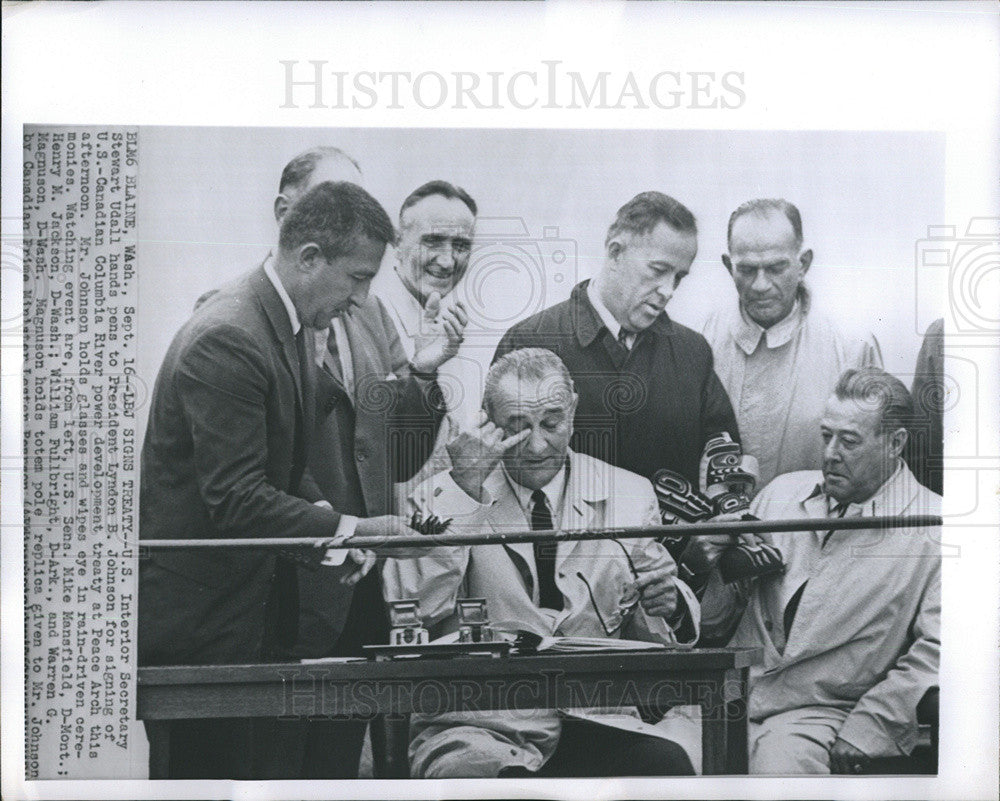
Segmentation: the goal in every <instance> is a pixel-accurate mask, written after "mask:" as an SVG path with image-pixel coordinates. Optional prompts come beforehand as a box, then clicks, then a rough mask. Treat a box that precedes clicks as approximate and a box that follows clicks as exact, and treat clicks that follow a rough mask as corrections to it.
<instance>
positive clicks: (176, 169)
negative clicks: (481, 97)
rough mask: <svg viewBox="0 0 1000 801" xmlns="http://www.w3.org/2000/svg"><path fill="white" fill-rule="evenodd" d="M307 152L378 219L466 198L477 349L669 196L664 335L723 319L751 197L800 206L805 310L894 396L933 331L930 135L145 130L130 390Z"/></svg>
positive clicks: (266, 238) (253, 241) (238, 252)
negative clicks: (807, 291)
mask: <svg viewBox="0 0 1000 801" xmlns="http://www.w3.org/2000/svg"><path fill="white" fill-rule="evenodd" d="M321 144H322V145H333V146H337V147H340V148H342V149H343V150H345V151H346V152H347V153H349V154H351V155H352V156H353V157H354V158H355V159H357V161H358V162H359V163H360V165H361V168H362V170H363V173H364V184H365V186H366V188H367V189H368V190H369V191H370V192H371V193H372V194H373V195H374V196H375V197H376V198H377V199H378V200H379V201H380V202H381V203H382V204H383V205H384V206H385V207H386V209H387V210H388V211H389V213H390V215H391V216H392V218H393V219H394V220H395V219H396V218H397V212H398V209H399V206H400V203H401V202H402V200H403V199H404V198H405V197H406V195H407V194H408V193H409V192H410V191H411V190H412V189H414V188H416V187H417V186H419V185H420V184H422V183H424V182H425V181H428V180H431V179H435V178H443V179H446V180H450V181H452V182H453V183H456V184H459V185H461V186H463V187H465V188H466V189H467V190H468V191H469V192H470V194H471V195H472V196H473V198H475V199H476V202H477V204H478V206H479V217H480V222H479V226H478V236H477V246H476V249H475V250H474V254H473V257H472V259H471V260H470V268H469V273H468V274H467V278H466V280H467V282H468V284H467V288H466V289H465V290H464V291H462V292H460V293H459V295H460V296H462V297H464V298H465V299H466V300H467V302H469V304H470V305H471V306H472V307H473V308H474V310H475V311H477V312H479V313H478V314H476V317H477V319H480V320H481V319H483V318H485V319H486V320H487V321H489V322H490V323H492V325H491V326H490V328H491V329H492V330H484V328H483V327H482V326H480V327H474V331H473V332H472V333H473V334H475V335H477V337H478V338H477V339H476V340H475V342H476V344H477V345H479V344H480V343H481V344H482V347H484V348H489V347H492V346H493V344H494V340H495V338H496V337H491V336H489V334H491V333H496V334H497V336H499V334H500V333H502V332H503V331H504V330H505V329H506V327H508V326H509V324H511V323H513V322H516V321H517V320H518V319H521V318H523V317H524V316H527V315H528V314H530V313H532V312H534V311H538V310H540V309H542V308H545V307H547V306H551V305H553V304H554V303H557V302H559V301H562V300H565V299H566V297H568V296H569V291H570V289H571V288H572V287H573V285H574V284H575V283H576V282H577V281H578V280H581V279H583V278H588V277H591V276H592V275H593V274H594V272H595V270H596V269H599V267H600V265H601V262H602V260H603V256H604V236H605V234H606V232H607V228H608V225H609V224H610V222H611V221H612V220H613V219H614V215H615V212H616V211H617V209H618V207H619V206H620V205H622V204H623V203H624V202H625V201H627V200H628V199H629V198H631V197H632V196H633V195H635V194H636V193H638V192H640V191H645V190H647V189H656V190H659V191H662V192H665V193H667V194H670V195H673V196H674V197H676V198H677V199H678V200H680V201H681V202H682V203H684V204H685V205H687V206H688V207H689V208H690V209H691V210H692V211H693V212H694V214H695V216H696V218H697V219H698V225H699V251H698V257H697V259H696V261H695V264H694V265H693V267H692V271H691V274H690V276H689V277H688V278H686V279H685V280H684V282H683V283H682V284H681V287H680V289H679V291H678V293H677V294H676V295H675V296H674V298H673V299H672V300H671V302H670V304H669V305H668V308H667V310H668V312H669V314H670V315H671V316H672V317H674V318H675V319H677V320H679V321H680V322H683V323H686V324H688V325H691V326H692V327H696V328H697V327H698V325H699V323H700V322H701V320H702V319H703V318H704V317H705V315H706V314H707V313H708V312H709V311H711V310H712V309H714V308H717V307H718V306H720V305H729V304H732V303H735V302H736V293H735V290H734V288H733V285H732V281H731V279H730V278H729V276H728V273H727V272H726V270H725V268H724V267H723V265H722V263H721V261H720V254H721V253H722V252H724V250H725V247H726V225H727V222H728V219H729V214H730V213H731V211H732V210H733V209H734V208H736V206H738V205H739V204H740V203H741V202H743V201H745V200H748V199H750V198H755V197H784V198H786V199H788V200H790V201H792V202H794V203H795V204H796V205H798V207H799V210H800V211H801V212H802V217H803V227H804V231H805V236H806V247H811V248H812V249H813V251H814V254H815V260H814V263H813V267H812V269H811V270H810V272H809V275H808V277H807V278H808V282H809V284H810V286H811V287H812V289H813V295H814V300H815V303H816V307H817V308H820V309H823V310H824V311H826V312H827V313H830V314H832V315H833V316H834V317H835V318H837V319H838V320H840V321H841V322H842V323H843V325H844V326H845V327H847V328H852V329H860V330H867V331H874V332H875V334H876V336H877V338H878V340H879V343H880V344H881V346H882V350H883V358H884V359H885V362H886V367H887V369H889V370H890V371H892V372H894V373H895V374H897V375H899V376H900V377H901V378H902V379H903V381H904V382H905V383H906V384H909V383H910V380H911V376H912V373H913V369H914V363H915V361H916V356H917V351H918V349H919V347H920V342H921V335H922V333H923V331H924V329H925V327H926V324H927V323H928V322H929V321H930V320H933V319H934V318H935V317H938V316H940V315H941V311H940V308H939V307H940V300H939V297H938V296H937V294H936V293H935V292H929V291H926V290H927V287H926V286H924V291H923V292H920V293H919V294H918V291H917V289H918V287H917V281H916V270H915V269H914V262H913V259H914V242H915V241H917V240H919V239H921V238H923V237H924V236H926V232H927V227H928V225H932V224H933V221H934V220H940V219H941V218H942V215H943V213H944V144H945V143H944V137H943V136H942V135H940V134H930V133H912V132H903V133H884V132H870V131H869V132H865V131H861V132H841V131H834V132H797V131H775V132H771V131H750V132H740V131H669V130H665V131H620V130H619V131H614V130H610V131H608V130H593V131H588V130H572V131H565V130H564V131H559V130H556V131H551V130H549V131H546V130H502V129H501V130H497V129H486V130H467V129H466V130H461V129H385V128H383V129H344V130H337V131H331V130H328V129H327V130H322V129H313V130H309V131H306V130H302V129H298V130H295V129H291V130H289V129H281V130H275V129H254V128H222V129H219V128H143V129H142V130H141V131H140V137H139V153H140V157H139V161H140V175H139V199H140V202H139V210H138V236H139V251H138V253H139V265H140V267H139V302H138V309H139V321H140V323H139V333H138V337H139V339H138V342H139V358H138V364H137V373H138V376H139V377H140V379H142V381H143V382H144V383H145V384H146V387H147V390H151V388H152V384H153V380H154V378H155V375H156V371H157V370H158V369H159V365H160V362H161V360H162V358H163V355H164V353H165V352H166V349H167V347H168V346H169V344H170V340H171V339H172V338H173V336H174V334H175V333H176V331H177V330H178V328H179V327H180V326H181V325H182V324H183V322H184V321H185V320H186V319H187V318H188V317H189V316H190V312H191V309H192V308H193V306H194V302H195V300H196V299H197V298H198V297H199V296H200V295H201V294H202V293H203V292H205V291H206V290H208V289H211V288H213V287H217V286H220V285H221V284H224V283H225V282H227V281H229V280H231V279H233V278H235V277H236V276H238V275H240V274H242V273H243V272H246V271H247V270H249V269H251V268H252V267H254V266H256V265H258V264H259V263H260V261H261V259H262V258H263V256H264V254H266V253H267V252H268V249H269V248H270V247H271V243H272V242H273V240H274V238H275V236H276V224H275V222H274V218H273V216H272V204H273V200H274V196H275V195H276V194H277V191H278V178H279V176H280V174H281V170H282V168H283V167H284V165H285V163H286V162H287V160H288V159H290V158H291V157H293V156H295V155H296V154H297V153H299V152H301V151H302V150H305V149H306V148H309V147H311V146H316V145H321ZM559 253H565V254H566V257H567V258H566V260H565V261H557V260H556V259H558V254H559ZM393 257H394V254H393V253H392V252H391V250H390V252H388V253H387V255H386V259H385V262H384V264H383V268H382V269H383V270H387V269H391V268H392V263H393ZM939 273H940V271H935V272H934V273H932V274H931V275H927V274H921V276H920V278H921V280H923V281H924V282H925V283H926V282H927V281H930V280H932V276H933V279H934V280H935V281H936V279H938V278H939V277H940V274H939ZM937 284H938V285H940V282H937ZM887 289H891V295H890V296H889V297H888V298H887V295H886V290H887ZM480 333H481V334H482V336H479V334H480ZM486 360H487V361H488V357H487V359H486ZM141 425H142V426H144V425H145V421H144V420H143V421H142V423H141Z"/></svg>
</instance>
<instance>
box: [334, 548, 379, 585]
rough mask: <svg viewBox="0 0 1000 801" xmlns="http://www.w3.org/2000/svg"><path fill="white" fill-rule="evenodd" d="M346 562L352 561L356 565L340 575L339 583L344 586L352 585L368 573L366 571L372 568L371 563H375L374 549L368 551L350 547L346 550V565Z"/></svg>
mask: <svg viewBox="0 0 1000 801" xmlns="http://www.w3.org/2000/svg"><path fill="white" fill-rule="evenodd" d="M348 562H354V564H355V565H357V567H356V568H355V569H354V570H352V571H351V572H350V573H345V574H344V575H343V576H341V577H340V583H341V584H343V585H344V586H345V587H353V586H354V585H355V584H357V583H358V582H359V581H361V579H363V578H364V577H365V576H367V575H368V571H370V570H371V569H372V565H374V564H375V551H369V550H365V549H362V548H351V550H349V551H348V552H347V560H346V561H345V562H344V564H345V565H346V564H347V563H348Z"/></svg>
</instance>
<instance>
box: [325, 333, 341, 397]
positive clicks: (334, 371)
mask: <svg viewBox="0 0 1000 801" xmlns="http://www.w3.org/2000/svg"><path fill="white" fill-rule="evenodd" d="M323 366H324V367H325V368H326V371H327V372H328V373H330V375H332V376H333V377H334V378H336V379H337V380H338V381H339V382H340V383H341V384H343V383H344V372H343V368H342V367H341V364H340V348H339V347H338V345H337V332H336V331H334V330H333V326H332V325H331V326H330V327H329V328H328V329H326V352H325V353H324V354H323Z"/></svg>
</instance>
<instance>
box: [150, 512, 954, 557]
mask: <svg viewBox="0 0 1000 801" xmlns="http://www.w3.org/2000/svg"><path fill="white" fill-rule="evenodd" d="M940 525H942V520H941V518H940V516H938V515H909V516H904V517H892V516H874V517H843V518H826V517H816V518H802V519H797V520H736V521H725V522H711V521H709V522H707V523H677V524H674V525H670V526H631V527H626V528H599V529H571V530H567V531H562V530H555V531H511V532H504V531H489V532H476V533H469V532H465V533H462V532H455V531H447V530H446V531H444V532H442V533H441V534H436V535H433V536H430V535H424V534H418V533H414V534H404V535H400V536H395V537H363V536H354V537H349V538H348V539H345V540H341V541H339V542H335V541H334V538H333V537H262V538H259V539H255V538H245V539H235V538H232V539H229V538H215V539H194V540H181V539H176V540H139V543H138V545H139V547H140V548H144V549H151V550H160V549H173V548H215V549H218V548H227V549H228V548H243V549H268V548H309V547H314V548H372V549H379V550H382V549H390V548H414V547H417V548H419V547H428V548H430V547H435V546H438V545H492V544H504V543H512V542H537V541H541V542H563V541H573V540H599V539H609V538H615V539H637V538H639V537H663V536H673V537H677V536H681V537H691V536H696V535H706V534H765V533H770V532H778V531H824V532H825V531H842V530H857V529H868V530H870V529H886V530H887V529H901V528H929V527H932V526H940Z"/></svg>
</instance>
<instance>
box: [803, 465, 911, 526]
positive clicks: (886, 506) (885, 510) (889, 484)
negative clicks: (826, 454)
mask: <svg viewBox="0 0 1000 801" xmlns="http://www.w3.org/2000/svg"><path fill="white" fill-rule="evenodd" d="M904 474H905V470H904V469H903V460H902V459H898V458H897V459H896V469H895V470H894V471H893V473H892V475H891V476H889V478H888V479H886V481H885V483H884V484H882V486H881V487H879V488H878V489H877V490H876V491H875V494H874V495H872V496H871V497H870V498H868V500H865V501H862V502H861V503H850V504H848V505H847V510H846V511H845V512H844V515H843V516H844V517H874V516H877V515H881V514H893V512H892V511H891V510H892V509H893V508H895V507H896V506H898V499H899V498H900V497H903V496H902V494H901V493H902V492H903V488H902V487H901V486H900V485H901V484H902V483H903V482H904V481H905V480H906V479H905V475H904ZM820 497H822V498H823V500H824V501H825V502H826V511H827V514H828V515H830V516H833V514H834V510H836V509H837V508H838V507H839V505H840V504H839V501H836V500H834V499H833V498H831V497H830V496H829V495H827V494H826V493H825V492H823V483H822V482H820V483H819V484H817V485H816V486H815V488H813V491H812V492H811V493H809V495H808V496H807V497H806V498H803V503H804V502H805V501H811V500H813V499H814V498H820ZM893 500H895V501H896V503H892V501H893Z"/></svg>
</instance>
